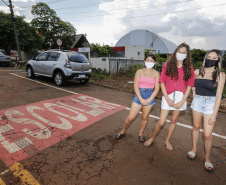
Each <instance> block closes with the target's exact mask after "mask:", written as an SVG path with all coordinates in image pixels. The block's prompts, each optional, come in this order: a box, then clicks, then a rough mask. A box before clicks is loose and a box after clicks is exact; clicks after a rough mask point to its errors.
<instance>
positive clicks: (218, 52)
mask: <svg viewBox="0 0 226 185" xmlns="http://www.w3.org/2000/svg"><path fill="white" fill-rule="evenodd" d="M212 52H215V53H216V54H217V57H218V65H216V66H215V70H214V72H213V74H212V78H213V86H214V87H215V88H216V87H217V85H218V83H217V77H218V76H219V74H220V72H221V63H222V52H221V51H220V50H218V49H212V50H210V51H208V52H207V54H206V56H205V57H204V59H203V62H202V65H201V67H200V69H199V75H201V76H202V77H203V76H204V74H205V71H204V69H205V62H206V59H207V57H208V55H209V53H212Z"/></svg>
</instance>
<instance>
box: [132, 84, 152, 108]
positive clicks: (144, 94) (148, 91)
mask: <svg viewBox="0 0 226 185" xmlns="http://www.w3.org/2000/svg"><path fill="white" fill-rule="evenodd" d="M139 90H140V95H141V97H142V98H143V99H145V100H146V99H148V98H150V97H151V95H152V93H153V92H154V90H155V89H154V88H153V89H151V88H150V89H149V88H139ZM133 103H136V104H138V105H142V104H141V103H140V100H139V99H138V97H137V95H136V94H135V97H134V98H133ZM154 104H155V99H153V100H152V101H151V102H150V103H149V104H148V105H146V106H151V105H154Z"/></svg>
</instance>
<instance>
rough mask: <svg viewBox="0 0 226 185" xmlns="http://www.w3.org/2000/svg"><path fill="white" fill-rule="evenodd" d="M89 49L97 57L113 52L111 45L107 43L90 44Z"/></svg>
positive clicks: (106, 55)
mask: <svg viewBox="0 0 226 185" xmlns="http://www.w3.org/2000/svg"><path fill="white" fill-rule="evenodd" d="M90 51H91V53H92V55H94V56H96V55H97V56H98V57H108V56H109V54H112V53H113V47H111V46H109V45H103V46H100V45H99V44H93V43H92V44H91V47H90Z"/></svg>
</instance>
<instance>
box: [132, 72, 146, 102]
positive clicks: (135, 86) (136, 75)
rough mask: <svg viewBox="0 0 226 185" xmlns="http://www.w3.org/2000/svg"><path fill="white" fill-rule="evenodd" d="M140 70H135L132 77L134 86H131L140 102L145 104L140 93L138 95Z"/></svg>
mask: <svg viewBox="0 0 226 185" xmlns="http://www.w3.org/2000/svg"><path fill="white" fill-rule="evenodd" d="M141 70H142V69H141ZM141 70H137V72H136V74H135V77H134V86H133V88H134V91H135V93H136V95H137V97H138V99H139V100H140V103H141V104H142V105H145V104H146V102H145V100H144V99H143V98H142V97H141V95H140V90H139V87H138V84H139V78H140V74H141Z"/></svg>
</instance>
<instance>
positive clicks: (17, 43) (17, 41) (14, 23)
mask: <svg viewBox="0 0 226 185" xmlns="http://www.w3.org/2000/svg"><path fill="white" fill-rule="evenodd" d="M9 8H10V12H11V16H12V23H13V29H14V33H15V38H16V47H17V52H18V55H19V60H20V61H21V60H22V57H21V53H20V43H19V38H18V34H17V30H16V18H15V16H14V12H13V5H12V1H11V0H9Z"/></svg>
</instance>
